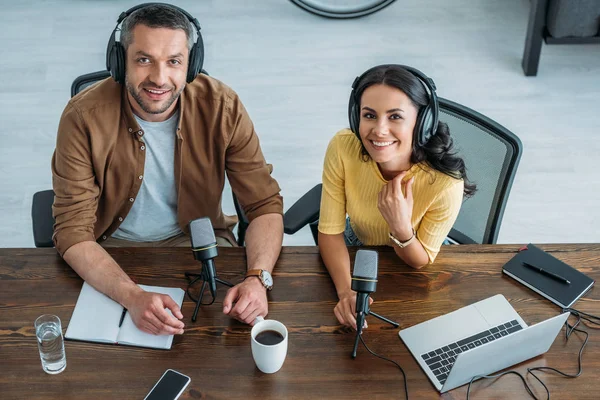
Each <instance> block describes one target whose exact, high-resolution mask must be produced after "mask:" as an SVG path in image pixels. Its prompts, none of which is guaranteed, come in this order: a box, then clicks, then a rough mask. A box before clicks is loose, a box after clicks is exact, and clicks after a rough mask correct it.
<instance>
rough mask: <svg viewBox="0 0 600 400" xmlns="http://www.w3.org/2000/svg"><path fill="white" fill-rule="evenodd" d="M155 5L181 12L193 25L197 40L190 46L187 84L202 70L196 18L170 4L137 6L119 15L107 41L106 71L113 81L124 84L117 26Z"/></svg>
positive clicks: (198, 27) (202, 52)
mask: <svg viewBox="0 0 600 400" xmlns="http://www.w3.org/2000/svg"><path fill="white" fill-rule="evenodd" d="M155 5H162V6H167V7H170V8H172V9H174V10H177V11H179V12H181V13H182V14H183V15H185V16H186V17H187V19H188V20H189V21H190V23H191V24H192V25H194V27H195V28H196V34H197V39H196V42H195V43H194V45H193V46H192V49H191V50H190V57H189V63H188V71H187V77H186V80H187V82H188V83H189V82H191V81H193V80H194V79H195V78H196V76H197V75H198V74H199V73H200V71H201V70H202V64H203V63H204V43H203V42H202V35H200V23H199V22H198V20H197V19H196V18H194V17H192V16H191V15H190V14H189V13H188V12H187V11H185V10H183V9H181V8H179V7H177V6H174V5H171V4H165V3H144V4H138V5H137V6H134V7H132V8H130V9H129V10H127V11H125V12H122V13H121V15H119V19H118V20H117V26H115V29H113V31H112V34H111V35H110V39H109V40H108V47H107V49H106V69H107V70H108V71H110V74H111V75H112V77H113V79H114V80H115V81H117V82H119V83H121V84H124V83H125V60H126V54H125V48H124V47H123V45H122V44H121V42H117V40H116V38H115V36H116V32H117V30H120V29H119V25H120V24H121V22H123V20H124V19H125V18H127V17H128V16H129V15H131V13H133V12H134V11H136V10H139V9H140V8H144V7H148V6H155Z"/></svg>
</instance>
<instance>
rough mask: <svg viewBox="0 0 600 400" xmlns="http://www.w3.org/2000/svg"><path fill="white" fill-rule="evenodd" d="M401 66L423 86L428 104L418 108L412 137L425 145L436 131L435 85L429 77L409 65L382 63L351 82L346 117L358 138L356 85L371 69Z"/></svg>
mask: <svg viewBox="0 0 600 400" xmlns="http://www.w3.org/2000/svg"><path fill="white" fill-rule="evenodd" d="M387 67H394V68H402V69H404V70H406V71H408V72H410V73H411V74H412V75H413V76H415V77H416V78H417V79H418V80H419V81H420V82H421V83H422V84H423V86H424V87H425V89H426V91H428V92H429V93H427V95H428V98H429V104H427V105H426V106H424V107H422V108H421V109H420V110H419V113H418V115H417V122H416V123H415V132H414V138H415V139H416V140H417V142H418V144H419V146H423V145H425V143H427V142H428V141H429V139H431V137H432V136H434V135H435V134H436V132H437V127H438V120H439V103H438V98H437V94H436V86H435V83H434V82H433V80H432V79H431V78H429V77H428V76H427V75H425V74H424V73H422V72H421V71H419V70H418V69H416V68H413V67H409V66H407V65H400V64H382V65H378V66H375V67H372V68H369V69H368V70H366V71H365V72H364V73H362V74H361V75H360V76H357V77H356V79H354V82H353V83H352V92H351V93H350V102H349V104H348V119H349V121H350V129H351V130H352V131H353V132H354V134H355V135H356V136H357V137H358V139H359V140H360V133H359V132H358V127H359V123H360V110H359V108H360V107H359V105H360V99H359V98H357V97H358V95H357V93H356V91H357V90H358V86H359V84H360V82H361V81H362V80H363V78H364V77H365V76H367V75H368V74H369V73H371V72H372V71H373V70H375V69H378V68H387Z"/></svg>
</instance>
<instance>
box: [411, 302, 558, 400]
mask: <svg viewBox="0 0 600 400" xmlns="http://www.w3.org/2000/svg"><path fill="white" fill-rule="evenodd" d="M568 316H569V313H564V314H561V315H558V316H556V317H553V318H550V319H548V320H546V321H543V322H540V323H539V324H536V325H534V326H532V327H528V326H527V324H526V323H525V321H523V319H522V318H521V317H520V316H519V314H518V313H517V312H516V311H515V310H514V308H512V306H511V305H510V304H509V303H508V301H507V300H506V298H505V297H504V296H502V295H500V294H499V295H495V296H492V297H490V298H487V299H484V300H481V301H479V302H477V303H473V304H471V305H468V306H466V307H463V308H460V309H458V310H456V311H453V312H450V313H448V314H445V315H442V316H440V317H437V318H433V319H431V320H429V321H425V322H423V323H421V324H418V325H415V326H412V327H410V328H407V329H403V330H401V331H400V332H399V335H400V338H401V339H402V341H404V344H405V345H406V347H408V349H409V350H410V352H411V353H412V355H413V357H415V359H416V360H417V362H418V363H419V365H420V366H421V368H422V369H423V371H425V374H426V375H427V377H428V378H429V380H431V382H432V383H433V385H434V386H435V387H436V389H437V390H438V391H440V392H441V393H444V392H447V391H448V390H451V389H454V388H456V387H458V386H461V385H464V384H465V383H468V382H469V381H470V380H471V378H472V377H473V376H476V375H487V374H491V373H493V372H496V371H498V370H501V369H504V368H506V367H509V366H511V365H514V364H517V363H519V362H521V361H524V360H527V359H529V358H532V357H535V356H537V355H540V354H542V353H545V352H546V351H548V349H549V348H550V346H551V345H552V343H553V342H554V339H555V338H556V335H557V334H558V332H559V331H560V329H561V327H562V325H563V324H564V323H565V321H566V319H567V318H568Z"/></svg>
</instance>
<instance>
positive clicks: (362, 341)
mask: <svg viewBox="0 0 600 400" xmlns="http://www.w3.org/2000/svg"><path fill="white" fill-rule="evenodd" d="M358 337H359V338H360V342H361V343H362V344H363V346H365V349H367V351H368V352H369V353H371V354H372V355H374V356H375V357H377V358H381V359H382V360H385V361H389V362H391V363H392V364H394V365H395V366H396V367H398V368H400V372H402V377H403V378H404V393H405V394H406V400H408V384H407V383H406V374H405V373H404V370H403V369H402V367H401V366H400V364H398V363H397V362H396V361H394V360H390V359H389V358H386V357H384V356H380V355H379V354H377V353H375V352H374V351H372V350H371V349H370V348H369V347H368V346H367V344H366V343H365V341H364V340H363V337H362V333H361V334H360V335H358Z"/></svg>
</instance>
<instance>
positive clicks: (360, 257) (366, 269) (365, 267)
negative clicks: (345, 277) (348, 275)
mask: <svg viewBox="0 0 600 400" xmlns="http://www.w3.org/2000/svg"><path fill="white" fill-rule="evenodd" d="M377 263H378V254H377V252H376V251H374V250H358V251H357V252H356V257H355V258H354V273H353V274H352V276H359V277H361V278H366V279H377Z"/></svg>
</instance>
